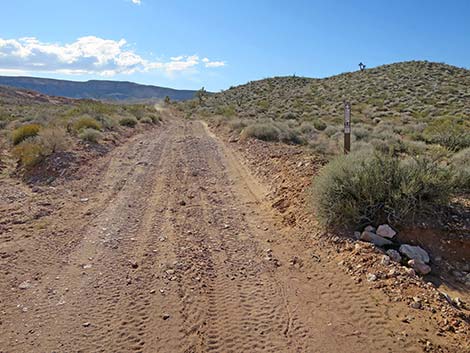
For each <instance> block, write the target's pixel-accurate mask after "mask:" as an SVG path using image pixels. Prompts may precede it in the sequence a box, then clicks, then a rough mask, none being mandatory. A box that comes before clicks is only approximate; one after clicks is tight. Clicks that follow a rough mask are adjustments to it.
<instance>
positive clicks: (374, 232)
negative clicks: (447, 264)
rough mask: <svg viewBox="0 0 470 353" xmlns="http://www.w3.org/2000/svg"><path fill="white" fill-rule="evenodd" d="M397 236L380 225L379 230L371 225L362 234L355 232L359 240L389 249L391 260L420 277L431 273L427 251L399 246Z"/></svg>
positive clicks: (406, 245) (404, 245)
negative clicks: (395, 239) (403, 265)
mask: <svg viewBox="0 0 470 353" xmlns="http://www.w3.org/2000/svg"><path fill="white" fill-rule="evenodd" d="M396 234H397V232H396V231H395V230H394V229H393V228H392V227H390V226H389V225H388V224H382V225H379V226H378V227H377V228H375V227H373V226H370V225H369V226H367V227H365V228H364V230H363V232H362V233H360V232H355V236H356V238H357V239H359V240H362V241H365V242H368V243H372V244H374V245H375V246H378V247H381V248H385V249H387V251H386V254H387V256H388V257H389V258H390V260H392V261H395V262H398V263H403V264H405V265H407V266H408V267H410V268H411V269H413V270H414V271H415V272H416V273H418V274H420V275H427V274H428V273H430V272H431V267H430V266H429V261H430V259H429V255H428V253H427V252H426V250H424V249H423V248H421V247H420V246H413V245H409V244H399V243H398V242H396V241H394V237H395V235H396ZM397 249H398V251H397Z"/></svg>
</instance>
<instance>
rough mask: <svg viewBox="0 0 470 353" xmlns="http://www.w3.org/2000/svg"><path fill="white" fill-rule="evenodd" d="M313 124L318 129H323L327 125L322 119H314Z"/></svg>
mask: <svg viewBox="0 0 470 353" xmlns="http://www.w3.org/2000/svg"><path fill="white" fill-rule="evenodd" d="M313 126H314V127H315V129H317V130H318V131H323V130H325V129H326V127H327V125H326V123H325V122H324V121H323V120H320V119H318V120H315V121H314V122H313Z"/></svg>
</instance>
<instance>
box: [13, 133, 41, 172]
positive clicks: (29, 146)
mask: <svg viewBox="0 0 470 353" xmlns="http://www.w3.org/2000/svg"><path fill="white" fill-rule="evenodd" d="M12 154H13V156H14V157H15V158H17V159H18V160H19V161H20V163H21V165H22V166H24V167H27V168H29V167H32V166H34V165H36V164H37V163H39V162H40V161H41V160H42V159H43V158H44V157H45V155H46V154H45V151H44V146H43V145H42V144H41V143H39V142H38V141H37V139H35V138H29V139H27V140H25V141H23V142H21V143H20V144H18V145H17V146H15V147H14V148H13V150H12Z"/></svg>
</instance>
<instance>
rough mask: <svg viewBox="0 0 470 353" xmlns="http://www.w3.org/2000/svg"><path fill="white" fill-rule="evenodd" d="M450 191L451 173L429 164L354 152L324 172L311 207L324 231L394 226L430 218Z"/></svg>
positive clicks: (315, 185) (315, 180)
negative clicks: (340, 227) (370, 225)
mask: <svg viewBox="0 0 470 353" xmlns="http://www.w3.org/2000/svg"><path fill="white" fill-rule="evenodd" d="M452 191H453V184H452V173H451V171H450V169H449V168H445V167H443V166H440V165H439V164H437V163H435V162H432V161H431V160H429V159H424V158H421V159H407V160H404V161H401V160H399V159H398V158H395V157H391V156H386V155H384V154H379V153H375V154H370V153H366V152H355V153H351V154H349V155H347V156H340V157H338V158H336V159H335V160H333V161H332V162H331V163H329V164H328V165H327V166H326V167H324V168H323V170H322V171H321V172H320V174H319V175H318V176H317V177H316V178H315V179H314V182H313V189H312V201H313V205H314V207H315V209H316V213H317V216H318V217H319V218H320V220H321V221H323V222H324V223H325V224H327V225H363V224H367V223H373V224H377V223H380V222H390V223H396V222H407V221H410V220H412V219H413V218H414V217H415V216H420V215H424V214H427V213H428V212H432V210H434V209H435V207H436V206H438V205H441V204H443V203H445V202H447V201H448V200H449V197H450V196H451V193H452Z"/></svg>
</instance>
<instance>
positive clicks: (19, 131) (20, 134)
mask: <svg viewBox="0 0 470 353" xmlns="http://www.w3.org/2000/svg"><path fill="white" fill-rule="evenodd" d="M39 130H41V126H40V125H38V124H27V125H23V126H20V127H18V128H16V129H15V130H13V132H12V135H11V140H12V142H13V144H14V145H18V144H19V143H21V142H23V141H24V140H26V139H28V138H30V137H34V136H36V135H37V134H38V133H39Z"/></svg>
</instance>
